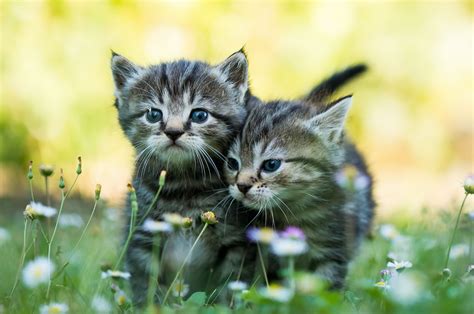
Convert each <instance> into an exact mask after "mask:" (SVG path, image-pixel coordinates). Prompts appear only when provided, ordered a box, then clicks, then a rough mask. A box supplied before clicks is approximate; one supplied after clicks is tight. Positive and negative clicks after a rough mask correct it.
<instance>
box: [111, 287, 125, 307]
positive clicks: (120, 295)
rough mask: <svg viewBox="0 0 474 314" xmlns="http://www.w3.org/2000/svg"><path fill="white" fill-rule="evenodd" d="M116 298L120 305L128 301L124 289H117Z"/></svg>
mask: <svg viewBox="0 0 474 314" xmlns="http://www.w3.org/2000/svg"><path fill="white" fill-rule="evenodd" d="M114 300H115V302H116V303H117V304H118V305H119V306H122V305H125V304H127V303H128V297H127V295H126V294H125V292H124V291H123V290H117V291H115V294H114Z"/></svg>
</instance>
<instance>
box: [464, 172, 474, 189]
mask: <svg viewBox="0 0 474 314" xmlns="http://www.w3.org/2000/svg"><path fill="white" fill-rule="evenodd" d="M464 190H465V191H466V193H467V194H474V174H471V175H469V176H467V177H466V180H464Z"/></svg>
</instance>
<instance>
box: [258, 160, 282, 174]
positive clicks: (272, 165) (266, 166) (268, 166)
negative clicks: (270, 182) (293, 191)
mask: <svg viewBox="0 0 474 314" xmlns="http://www.w3.org/2000/svg"><path fill="white" fill-rule="evenodd" d="M280 166H281V160H278V159H268V160H265V161H264V162H263V164H262V169H263V171H266V172H274V171H276V170H278V168H280Z"/></svg>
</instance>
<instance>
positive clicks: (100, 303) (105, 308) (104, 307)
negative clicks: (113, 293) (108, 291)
mask: <svg viewBox="0 0 474 314" xmlns="http://www.w3.org/2000/svg"><path fill="white" fill-rule="evenodd" d="M91 306H92V309H93V310H94V311H95V312H96V313H111V312H112V305H111V304H110V303H109V301H107V299H106V298H104V297H102V296H95V297H94V299H92V303H91Z"/></svg>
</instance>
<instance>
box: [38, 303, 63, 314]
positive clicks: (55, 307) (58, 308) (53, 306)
mask: <svg viewBox="0 0 474 314" xmlns="http://www.w3.org/2000/svg"><path fill="white" fill-rule="evenodd" d="M68 311H69V307H68V306H67V304H64V303H50V304H44V305H42V306H41V307H40V314H62V313H67V312H68Z"/></svg>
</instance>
